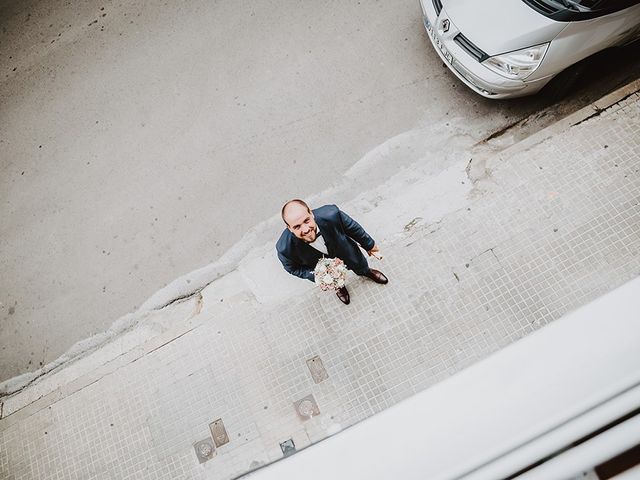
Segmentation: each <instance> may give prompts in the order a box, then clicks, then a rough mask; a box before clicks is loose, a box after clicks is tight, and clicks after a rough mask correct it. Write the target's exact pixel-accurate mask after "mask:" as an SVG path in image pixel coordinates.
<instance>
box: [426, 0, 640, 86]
mask: <svg viewBox="0 0 640 480" xmlns="http://www.w3.org/2000/svg"><path fill="white" fill-rule="evenodd" d="M420 5H421V7H422V13H423V20H424V26H425V28H426V30H427V33H428V36H429V39H430V40H431V43H433V46H434V47H435V49H436V52H438V54H439V55H440V57H441V58H442V59H443V60H444V62H445V63H446V65H447V66H448V67H449V68H450V69H451V71H452V72H453V73H454V74H455V75H456V76H457V77H458V78H459V79H460V80H462V81H463V82H464V83H465V84H466V85H467V86H468V87H470V88H471V89H473V90H474V91H475V92H477V93H479V94H480V95H482V96H484V97H487V98H511V97H520V96H524V95H532V94H534V93H537V92H538V91H540V90H541V89H542V87H544V86H545V85H547V84H549V82H551V81H552V80H553V82H552V83H551V84H550V85H549V88H550V89H551V88H552V89H553V90H556V93H557V94H558V95H559V94H560V93H561V92H562V91H563V90H567V89H568V87H570V86H571V84H572V83H573V81H574V80H575V77H576V76H577V75H578V74H579V73H580V71H581V69H582V68H583V66H584V63H585V62H584V61H583V60H585V59H587V58H589V57H591V56H592V55H594V54H596V53H598V52H601V51H603V50H605V49H607V48H610V47H614V46H621V45H625V44H628V43H631V42H632V41H634V40H637V39H638V38H640V0H420Z"/></svg>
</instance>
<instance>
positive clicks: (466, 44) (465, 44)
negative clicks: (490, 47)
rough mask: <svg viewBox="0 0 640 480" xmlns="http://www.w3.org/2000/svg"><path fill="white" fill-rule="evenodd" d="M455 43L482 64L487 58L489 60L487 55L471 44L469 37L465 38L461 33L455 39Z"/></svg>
mask: <svg viewBox="0 0 640 480" xmlns="http://www.w3.org/2000/svg"><path fill="white" fill-rule="evenodd" d="M453 41H454V42H456V43H457V44H458V45H460V46H461V47H462V49H463V50H465V51H466V52H467V53H468V54H469V55H471V56H472V57H473V58H475V59H476V60H478V61H479V62H482V61H484V60H486V59H487V58H489V55H487V54H486V53H484V52H483V51H482V50H480V49H479V48H478V47H476V46H475V45H474V44H473V43H472V42H471V40H469V39H468V38H467V37H465V36H464V35H463V34H461V33H459V34H457V35H456V36H455V37H453Z"/></svg>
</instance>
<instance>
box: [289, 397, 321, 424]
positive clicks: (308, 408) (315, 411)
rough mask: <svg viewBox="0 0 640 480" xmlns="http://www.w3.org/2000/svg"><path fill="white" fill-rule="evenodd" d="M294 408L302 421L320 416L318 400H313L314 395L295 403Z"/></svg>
mask: <svg viewBox="0 0 640 480" xmlns="http://www.w3.org/2000/svg"><path fill="white" fill-rule="evenodd" d="M293 406H294V407H295V409H296V412H298V416H299V417H300V418H301V419H302V420H309V419H310V418H313V417H315V416H318V415H320V409H319V408H318V404H317V403H316V399H315V398H313V395H307V396H306V397H304V398H301V399H300V400H298V401H296V402H293Z"/></svg>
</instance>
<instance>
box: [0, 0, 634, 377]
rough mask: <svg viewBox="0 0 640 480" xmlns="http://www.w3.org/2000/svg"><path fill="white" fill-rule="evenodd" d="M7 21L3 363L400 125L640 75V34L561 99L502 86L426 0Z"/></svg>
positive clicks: (454, 119) (289, 2)
mask: <svg viewBox="0 0 640 480" xmlns="http://www.w3.org/2000/svg"><path fill="white" fill-rule="evenodd" d="M0 28H1V33H0V168H1V172H2V175H1V176H0V212H1V217H2V222H1V224H0V242H1V243H0V269H1V272H2V276H1V279H0V302H1V303H2V305H1V306H0V345H1V350H0V381H1V380H4V379H7V378H10V377H12V376H15V375H17V374H20V373H23V372H26V371H32V370H35V369H36V368H38V367H39V366H40V365H41V364H43V363H47V362H49V361H51V360H53V359H55V358H57V357H58V356H59V355H60V354H62V353H63V352H64V351H66V350H67V349H68V348H69V347H70V346H71V345H72V344H74V343H75V342H76V341H78V340H80V339H83V338H86V337H88V336H90V335H93V334H95V333H97V332H101V331H104V330H105V329H107V328H108V327H109V326H110V325H111V324H112V322H113V321H114V320H116V319H117V318H118V317H120V316H122V315H124V314H126V313H127V312H131V311H133V310H135V309H136V308H137V306H139V305H140V304H141V303H142V302H144V301H145V299H147V298H148V297H149V296H150V295H151V294H152V293H153V292H155V291H156V290H158V289H159V288H161V287H162V286H163V285H165V284H167V283H168V282H170V281H171V280H172V279H174V278H176V277H177V276H179V275H182V274H184V273H186V272H189V271H191V270H194V269H196V268H199V267H201V266H203V265H206V264H208V263H209V262H212V261H215V260H216V259H217V258H219V257H220V255H221V254H222V253H223V252H225V251H226V250H227V249H228V248H229V247H231V246H232V245H233V244H234V243H235V242H237V241H238V240H239V239H240V238H241V237H242V235H243V233H244V232H246V231H247V229H248V228H250V227H251V226H253V225H255V224H256V223H258V222H260V221H261V220H263V219H265V218H267V217H270V216H271V215H273V214H274V213H276V212H277V211H278V210H279V208H280V205H281V204H282V202H283V201H284V200H287V199H289V198H292V197H299V196H301V197H305V196H308V195H310V194H313V193H316V192H319V191H322V190H324V189H325V188H327V187H329V186H331V185H332V184H333V183H334V182H335V181H336V180H337V179H338V178H340V177H341V175H342V174H343V173H344V172H345V171H346V170H348V169H349V167H351V166H352V165H353V164H355V163H356V162H357V161H358V160H360V159H361V158H362V157H363V156H365V155H366V154H367V152H370V151H371V150H374V149H375V148H376V147H377V146H379V145H381V144H383V143H384V142H385V141H387V140H388V139H390V138H393V137H396V136H398V135H401V134H403V133H404V132H408V131H413V130H416V129H420V130H421V131H424V132H425V135H429V132H432V135H438V136H439V137H442V136H443V135H444V136H446V135H448V134H451V135H460V134H463V135H470V136H472V137H474V138H477V139H479V140H480V139H482V138H484V137H486V136H488V135H490V134H491V133H493V132H495V131H498V130H500V129H502V128H504V127H505V126H508V125H511V124H513V123H517V122H518V121H521V120H523V119H525V118H529V119H530V120H527V121H525V122H521V125H520V127H519V128H523V129H525V130H526V129H531V128H539V127H540V126H544V125H545V124H546V123H549V122H550V121H552V120H553V119H554V118H556V117H557V116H560V115H563V114H565V113H568V112H570V111H573V110H575V109H577V108H579V107H580V106H582V105H584V104H586V103H587V102H588V101H589V100H593V99H596V98H598V97H599V96H600V95H601V94H602V93H604V92H606V91H609V90H611V89H613V88H614V87H615V86H617V85H620V84H622V83H624V82H625V80H627V79H630V78H636V77H637V76H638V74H640V67H639V64H640V62H638V61H637V60H638V56H637V50H634V51H633V52H632V53H631V54H629V53H628V52H627V53H623V54H620V55H618V56H617V57H616V56H612V57H610V58H608V59H607V61H606V62H603V63H602V64H600V66H599V67H597V68H596V70H594V72H593V73H592V74H591V75H590V76H589V77H588V78H587V79H586V80H585V82H584V84H583V85H581V86H580V87H581V88H580V89H579V90H578V91H576V92H575V93H574V94H573V95H572V96H571V97H570V98H569V100H568V101H565V102H563V103H561V104H559V105H557V106H554V107H553V108H551V109H548V108H545V107H546V106H545V101H544V99H542V98H529V99H521V100H516V101H500V102H497V101H489V100H486V99H483V98H481V97H479V96H477V95H476V94H474V93H473V92H471V91H470V90H468V89H467V88H466V87H465V86H464V85H462V84H461V83H460V82H459V81H458V80H457V79H456V78H455V77H454V76H453V75H452V74H451V73H450V72H449V71H448V70H447V69H446V68H445V67H444V66H443V65H442V62H441V61H440V60H439V58H438V57H437V55H436V53H435V52H434V51H433V50H432V48H431V45H430V44H429V43H428V40H427V38H426V35H425V33H424V31H423V27H422V22H421V18H420V7H419V5H418V3H417V1H415V0H411V1H401V0H393V1H386V2H379V1H367V2H365V1H351V0H349V1H347V0H341V1H330V2H300V1H293V0H284V1H279V2H264V1H246V2H238V1H234V0H221V1H217V2H210V1H208V0H193V1H188V2H156V1H145V2H140V1H138V2H123V4H120V3H118V2H110V1H100V2H98V1H95V0H89V1H82V2H80V1H78V0H71V1H61V0H60V1H35V0H27V1H24V2H11V1H9V0H0ZM634 55H635V57H634ZM610 71H612V72H613V73H607V72H610ZM540 112H542V113H540ZM450 124H451V132H450V133H449V132H448V131H447V127H448V126H449V125H450ZM432 127H433V128H432ZM440 139H441V138H440ZM407 160H409V159H407ZM354 193H357V192H354Z"/></svg>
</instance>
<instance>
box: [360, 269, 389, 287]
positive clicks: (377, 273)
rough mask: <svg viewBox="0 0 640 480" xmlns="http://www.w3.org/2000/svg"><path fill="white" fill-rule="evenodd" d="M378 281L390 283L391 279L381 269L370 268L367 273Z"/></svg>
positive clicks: (367, 275)
mask: <svg viewBox="0 0 640 480" xmlns="http://www.w3.org/2000/svg"><path fill="white" fill-rule="evenodd" d="M365 276H366V277H368V278H370V279H371V280H373V281H374V282H376V283H381V284H382V285H384V284H386V283H389V279H388V278H387V277H386V276H385V274H384V273H382V272H381V271H379V270H374V269H373V268H371V269H369V273H367V274H366V275H365Z"/></svg>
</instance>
